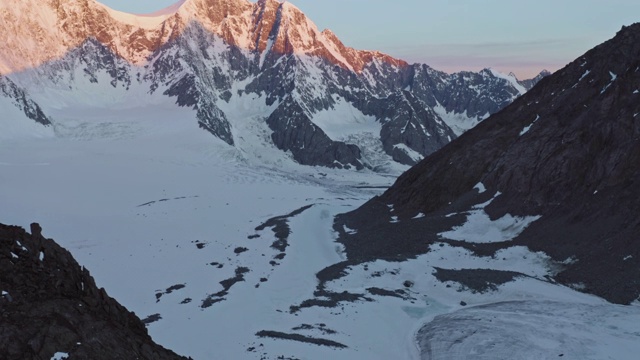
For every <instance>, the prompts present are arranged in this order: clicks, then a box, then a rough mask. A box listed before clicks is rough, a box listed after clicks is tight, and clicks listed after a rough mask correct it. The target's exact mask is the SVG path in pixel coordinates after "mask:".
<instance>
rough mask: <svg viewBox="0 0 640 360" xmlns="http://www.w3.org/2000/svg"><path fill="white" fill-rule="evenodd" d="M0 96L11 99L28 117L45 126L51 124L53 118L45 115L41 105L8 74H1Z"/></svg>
mask: <svg viewBox="0 0 640 360" xmlns="http://www.w3.org/2000/svg"><path fill="white" fill-rule="evenodd" d="M0 96H2V97H5V98H7V99H9V100H10V101H11V102H12V103H13V105H14V106H15V107H17V108H18V109H20V110H21V111H22V112H24V115H25V116H26V117H27V118H29V119H31V120H33V121H35V122H37V123H40V124H41V125H44V126H50V125H51V120H50V119H49V118H48V117H47V115H45V113H44V112H43V111H42V109H41V108H40V106H39V105H38V104H36V103H35V102H34V101H33V100H32V99H31V98H30V97H29V95H27V93H25V91H24V90H23V89H21V88H20V87H18V86H17V85H16V84H15V83H14V82H13V81H11V80H10V79H9V78H7V77H6V76H2V74H0Z"/></svg>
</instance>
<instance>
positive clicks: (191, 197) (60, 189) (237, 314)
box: [0, 89, 640, 360]
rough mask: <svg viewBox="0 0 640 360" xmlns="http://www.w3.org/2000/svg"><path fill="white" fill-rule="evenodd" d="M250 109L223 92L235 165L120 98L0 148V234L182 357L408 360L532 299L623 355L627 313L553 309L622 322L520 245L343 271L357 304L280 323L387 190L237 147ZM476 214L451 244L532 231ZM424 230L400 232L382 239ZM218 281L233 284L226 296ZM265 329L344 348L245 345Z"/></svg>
mask: <svg viewBox="0 0 640 360" xmlns="http://www.w3.org/2000/svg"><path fill="white" fill-rule="evenodd" d="M134 91H135V89H134ZM114 99H116V100H117V99H118V98H117V97H116V98H114ZM72 100H73V99H69V100H68V101H72ZM262 100H263V99H261V98H260V97H259V96H257V95H244V96H235V95H234V97H233V98H232V99H231V100H230V101H229V103H226V102H225V103H224V105H221V106H225V109H224V110H225V112H228V113H229V114H230V116H232V117H234V118H236V119H238V120H240V119H244V121H234V122H233V123H234V126H235V127H234V128H233V132H234V136H236V138H237V139H238V141H239V142H242V143H243V146H241V148H242V149H244V150H239V149H237V148H232V147H230V146H228V145H227V144H224V143H222V141H219V140H217V139H215V138H214V137H212V136H211V135H210V134H208V133H206V132H204V131H201V130H200V129H198V128H197V127H195V126H193V121H195V118H194V116H195V115H194V114H193V111H192V110H190V109H187V108H178V107H177V106H173V105H166V107H162V105H161V104H159V105H158V107H157V108H156V109H157V112H153V114H154V116H153V117H149V118H147V117H144V118H137V117H136V115H135V114H140V113H145V114H146V112H143V110H145V109H140V108H136V107H135V106H134V105H135V102H134V101H131V103H130V104H131V111H130V112H122V113H118V114H117V115H115V116H114V115H108V114H107V113H106V112H105V114H95V113H88V112H83V111H82V109H80V108H78V104H75V105H73V108H76V109H78V110H76V112H73V111H63V110H64V109H61V110H60V113H59V114H57V116H56V124H57V125H56V131H57V132H58V133H59V134H60V135H59V136H58V137H55V138H51V137H50V138H44V139H32V138H31V139H30V138H27V139H25V138H21V139H11V140H6V141H2V142H0V182H1V183H2V185H3V186H1V187H0V203H1V204H3V206H1V207H0V219H1V221H2V222H3V223H11V224H17V225H21V226H23V227H25V228H28V227H29V224H30V223H31V222H34V221H37V222H39V223H40V224H41V225H42V227H43V228H44V235H45V236H46V237H51V238H54V239H56V240H57V241H58V242H60V243H61V245H62V246H64V247H66V248H68V249H69V250H70V251H71V253H72V254H73V255H74V257H76V258H77V260H78V261H79V262H80V264H81V265H83V266H86V267H87V268H89V269H90V270H91V273H92V274H93V275H94V277H95V278H96V281H97V283H98V285H99V286H101V287H105V288H106V289H107V290H108V292H109V294H110V295H111V296H113V297H115V298H116V299H118V301H120V302H121V303H122V304H123V305H125V306H126V307H127V308H128V309H130V310H132V311H134V312H135V313H136V314H138V315H139V316H140V317H141V318H145V317H147V316H149V315H152V314H161V316H162V319H161V320H159V321H157V322H153V323H151V324H149V325H148V329H149V332H150V334H151V336H152V337H153V339H154V340H155V341H157V342H159V343H160V344H162V345H163V346H165V347H168V348H170V349H172V350H174V351H176V352H178V353H180V354H182V355H186V356H192V357H193V358H194V359H196V360H206V359H213V358H220V359H277V358H279V357H281V356H282V357H284V358H299V359H326V358H332V359H392V358H393V359H395V358H398V359H418V358H420V356H421V355H420V351H419V349H418V347H417V344H416V332H417V331H418V330H419V329H420V328H421V327H422V326H423V325H424V324H425V323H428V322H429V321H432V320H433V319H434V318H435V317H436V316H438V315H442V314H449V313H452V312H453V313H454V314H455V312H456V311H457V310H459V309H462V308H464V306H463V305H461V303H462V302H464V303H465V304H467V306H468V307H472V306H476V305H483V304H493V303H497V302H503V301H532V300H535V301H539V302H543V303H544V302H545V301H549V302H552V303H553V304H560V305H549V311H550V312H551V313H553V314H554V317H555V318H554V321H556V320H555V319H557V321H558V322H560V321H561V320H562V319H564V321H566V323H567V324H569V325H568V327H567V329H566V332H567V334H568V335H567V336H568V337H571V336H573V335H572V334H576V332H579V334H586V333H587V332H588V331H592V332H593V337H592V338H589V339H590V346H592V347H594V348H597V349H600V350H597V349H596V350H597V351H600V352H597V351H596V350H594V353H595V354H603V353H606V351H607V350H608V349H611V348H612V346H613V345H611V344H620V345H621V347H620V348H619V349H618V350H616V351H618V353H616V355H620V357H619V358H625V356H627V358H633V356H634V355H635V354H636V353H637V348H636V347H635V345H634V344H632V343H631V339H633V336H636V339H637V336H638V335H637V334H636V335H634V334H633V333H630V332H628V331H627V330H626V329H628V326H629V325H628V324H630V321H632V320H633V319H635V317H637V314H638V312H639V310H638V307H629V308H625V309H626V310H625V311H628V314H629V316H628V317H612V318H611V319H609V320H607V322H604V323H603V324H605V323H606V324H607V326H608V325H611V326H617V327H618V328H619V330H615V329H611V328H609V327H607V326H604V325H601V324H599V323H591V322H589V321H587V320H589V319H592V318H590V317H585V316H583V315H580V314H578V313H576V312H572V311H567V312H566V313H563V312H561V311H559V310H558V311H557V312H554V311H556V310H554V309H564V308H571V307H572V305H575V304H585V306H590V309H591V308H598V309H602V312H603V313H604V311H606V310H607V309H611V311H612V314H615V313H616V311H618V310H616V309H620V308H619V307H616V306H613V305H610V304H606V303H605V302H604V301H602V300H600V299H598V298H595V297H593V296H589V295H584V294H581V293H577V292H576V291H574V290H572V289H569V288H566V287H561V286H558V285H555V284H553V283H549V282H547V281H546V278H545V276H547V275H549V274H553V273H554V272H555V271H557V264H554V263H553V262H552V261H551V259H550V258H549V257H548V256H546V255H545V254H543V253H533V252H531V251H530V250H528V249H527V248H525V247H520V246H515V247H512V248H509V249H505V250H501V251H499V252H497V253H496V254H495V256H494V257H477V256H474V255H473V254H472V253H471V252H470V251H468V250H465V249H464V248H462V247H454V246H451V245H448V244H445V243H442V244H434V245H433V246H431V251H430V252H428V253H427V254H424V255H421V256H418V257H417V258H415V259H409V260H407V261H404V262H388V261H383V260H380V261H374V262H370V263H366V264H359V265H353V266H350V267H349V268H348V269H347V272H348V275H347V276H345V277H342V278H340V279H337V280H334V281H330V282H328V283H326V284H325V288H326V290H328V291H333V292H336V293H339V294H341V293H343V292H345V291H346V292H348V293H351V294H360V295H361V296H362V298H361V299H360V300H358V301H356V302H341V303H339V304H338V306H336V307H322V306H312V307H305V308H301V309H300V310H299V311H297V312H291V307H292V306H298V305H300V304H302V303H303V302H304V301H305V300H309V299H314V298H315V295H314V293H315V292H316V291H317V288H316V286H317V284H318V279H317V277H316V273H317V272H318V271H320V270H322V269H324V268H325V267H327V266H330V265H333V264H336V263H340V262H342V261H344V260H345V255H344V253H343V249H342V246H340V245H339V244H338V243H336V242H335V237H336V234H335V233H334V232H333V219H334V216H335V215H336V214H339V213H344V212H347V211H350V210H353V209H355V208H356V207H358V206H360V205H361V204H363V203H364V202H365V201H367V200H368V199H370V198H371V197H373V196H375V195H379V194H381V193H382V191H384V188H385V187H387V186H389V185H390V184H391V183H393V182H394V180H395V176H390V175H383V174H379V173H373V172H370V171H362V172H355V171H343V170H334V169H327V168H313V167H304V166H300V165H297V164H295V163H294V162H293V161H292V160H288V159H287V158H286V157H283V156H282V155H281V154H280V155H276V152H275V151H276V150H274V152H270V150H264V149H265V148H264V147H261V146H258V145H255V146H254V147H253V148H252V147H251V146H250V144H251V143H254V142H258V141H263V140H264V138H262V137H261V136H262V135H260V134H263V135H264V136H268V135H269V132H268V130H267V129H264V128H261V127H260V126H263V125H260V124H261V122H260V121H259V120H260V116H259V114H260V113H261V111H262V109H260V108H259V107H260V106H266V105H261V104H264V101H262ZM114 101H115V100H114ZM118 101H120V100H118ZM122 101H125V100H124V99H123V100H122ZM69 106H70V105H69ZM274 106H275V105H274ZM69 109H71V107H69V108H67V110H69ZM147 110H149V109H147ZM150 111H153V110H152V109H151V110H150ZM116 129H117V130H116ZM263 130H264V133H263V132H261V131H263ZM259 149H263V150H262V151H260V150H259ZM477 188H478V189H479V190H480V189H481V186H480V184H478V186H477ZM485 190H486V189H485ZM498 195H499V194H497V195H496V196H498ZM489 202H490V201H489ZM489 202H487V203H485V204H480V205H477V206H476V207H475V208H474V209H471V210H470V212H469V213H468V219H467V220H468V221H467V222H466V223H465V224H464V225H463V226H462V227H461V228H458V229H454V230H453V233H454V234H463V235H464V239H465V240H466V241H493V240H495V239H497V238H502V239H506V238H510V237H512V236H515V234H517V233H518V232H519V231H522V229H524V228H525V227H526V225H527V224H528V223H530V222H531V221H533V218H525V219H518V218H515V217H512V218H503V219H499V220H498V221H493V222H492V221H490V219H488V216H486V214H484V210H483V207H484V206H486V205H487V204H488V203H489ZM308 206H311V207H308ZM307 207H308V208H307ZM389 208H390V209H391V210H392V209H393V205H391V204H390V205H389ZM296 210H300V211H298V212H295V211H296ZM292 213H294V214H293V215H291V216H289V217H287V214H292ZM483 214H484V215H483ZM393 216H395V215H393ZM422 217H424V214H418V215H417V216H416V217H415V219H413V220H412V219H402V220H401V221H400V222H399V223H398V224H397V226H401V225H402V224H403V223H404V222H405V221H420V220H421V218H422ZM270 219H271V220H273V219H276V220H277V219H280V220H278V221H284V223H286V225H287V226H288V229H289V231H290V234H289V235H288V236H287V237H286V246H285V245H283V244H282V243H278V242H277V241H276V240H277V237H276V233H275V232H274V230H276V226H277V225H273V224H272V225H268V224H269V223H270V221H269V220H270ZM283 219H284V220H283ZM397 220H398V218H393V217H391V216H390V217H389V219H388V221H397ZM263 224H266V225H264V226H261V225H263ZM280 226H281V225H280ZM344 230H345V231H346V232H349V233H356V232H357V231H358V229H351V228H346V227H345V228H344ZM461 237H462V236H461ZM434 267H438V268H444V269H494V270H499V271H514V272H518V273H520V274H523V277H518V278H517V279H516V280H515V281H512V282H509V283H506V284H504V285H500V286H499V287H498V289H497V290H496V291H490V292H485V293H474V292H472V291H469V290H468V289H466V288H465V287H464V286H463V285H462V284H459V283H456V282H450V281H449V282H447V283H442V282H440V281H439V280H438V279H437V278H436V277H435V275H434ZM238 274H241V275H242V276H241V279H239V280H238ZM231 279H236V280H238V281H237V282H234V283H233V284H231V285H229V284H230V283H231V282H230V280H231ZM176 285H184V287H181V286H177V287H176ZM172 288H173V289H174V290H171V291H169V290H168V289H172ZM221 293H224V294H221ZM217 294H218V295H217ZM392 294H395V296H392ZM322 299H324V298H323V297H320V298H319V299H316V300H322ZM325 300H326V299H325ZM545 304H546V303H545ZM549 304H551V303H549ZM540 306H542V305H540ZM545 306H546V305H545ZM579 306H581V305H578V306H575V308H576V309H578V308H580V307H579ZM598 311H600V310H598ZM505 316H509V317H517V318H518V319H519V320H518V321H520V323H521V324H522V326H521V329H522V330H520V328H518V327H515V326H514V327H512V328H510V334H509V335H510V336H511V337H512V338H513V339H519V338H520V337H523V336H526V335H527V334H529V333H531V334H538V335H536V336H539V338H540V340H539V341H541V342H544V341H546V340H545V339H547V338H546V337H543V336H542V335H539V332H532V331H530V327H531V326H534V327H535V326H536V324H537V322H538V321H539V320H538V319H539V314H538V313H537V312H532V310H530V309H528V308H526V307H525V308H524V310H523V311H522V312H519V311H518V310H517V309H516V310H513V311H512V312H510V313H508V314H507V315H505ZM505 319H509V318H508V317H506V318H505ZM529 319H530V321H529ZM596 319H600V318H596ZM505 321H506V320H505ZM527 326H529V327H527ZM574 328H575V329H574ZM464 329H466V327H463V328H461V329H460V331H464ZM263 330H267V331H274V332H280V333H286V334H299V335H304V336H309V337H313V338H316V339H325V340H330V341H333V342H336V343H339V344H343V345H344V346H346V348H342V349H341V348H337V347H327V346H318V345H314V344H308V343H304V342H299V341H292V340H284V339H275V338H269V337H266V338H260V337H258V336H256V334H257V333H258V332H260V331H263ZM554 331H555V330H554ZM558 332H560V330H558ZM609 334H613V335H615V336H618V335H620V337H619V339H620V340H619V342H617V343H614V342H608V341H609V340H610V339H612V338H613V335H609ZM599 335H602V338H601V339H600V340H599V339H598V336H599ZM580 336H582V335H580ZM585 336H586V335H585ZM574 337H575V336H574ZM534 340H535V339H534ZM534 340H532V341H534ZM627 340H629V341H627ZM535 341H537V340H535ZM637 343H640V339H637ZM557 349H558V348H557V347H550V349H549V352H548V353H545V354H543V355H544V356H542V357H543V358H544V357H553V358H556V357H557V356H558V354H557V353H556V350H557ZM505 351H506V350H505ZM525 355H526V353H525V354H521V356H525ZM565 356H569V355H568V354H567V355H565ZM514 357H517V356H514Z"/></svg>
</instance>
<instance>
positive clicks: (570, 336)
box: [418, 300, 640, 360]
mask: <svg viewBox="0 0 640 360" xmlns="http://www.w3.org/2000/svg"><path fill="white" fill-rule="evenodd" d="M637 310H638V309H637V307H624V306H615V305H605V304H575V303H566V302H555V301H536V300H528V301H509V302H499V303H494V304H488V305H482V306H477V307H472V308H468V309H463V310H458V311H455V312H452V313H450V314H446V315H442V316H439V317H436V318H435V319H434V320H433V321H432V322H430V323H429V324H427V326H426V327H425V328H423V329H421V330H420V332H419V335H418V337H419V339H420V340H419V341H420V345H421V347H422V350H423V352H422V359H432V360H438V359H442V360H444V359H446V360H456V359H469V358H474V359H524V358H526V359H551V358H559V359H594V360H595V359H632V358H633V356H632V354H633V353H634V352H635V353H637V352H638V351H640V342H638V340H639V336H640V334H639V333H638V323H640V313H638V311H637Z"/></svg>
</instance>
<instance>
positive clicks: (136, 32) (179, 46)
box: [0, 0, 538, 169]
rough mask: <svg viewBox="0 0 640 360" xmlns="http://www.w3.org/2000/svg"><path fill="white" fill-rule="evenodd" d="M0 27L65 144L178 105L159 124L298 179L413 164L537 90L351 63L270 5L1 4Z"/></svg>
mask: <svg viewBox="0 0 640 360" xmlns="http://www.w3.org/2000/svg"><path fill="white" fill-rule="evenodd" d="M0 19H2V22H1V24H2V25H0V73H2V74H4V76H5V77H7V78H9V79H11V80H12V81H13V82H15V83H16V84H17V85H18V86H20V87H22V88H24V89H25V90H26V91H27V93H28V94H30V95H31V96H32V97H33V98H34V99H35V101H36V102H37V103H38V104H40V106H41V107H42V109H43V110H44V112H45V113H46V114H47V115H49V116H50V117H51V118H52V122H53V127H54V128H56V130H57V131H56V132H57V133H58V134H59V135H66V136H88V135H87V134H92V135H91V136H99V134H100V132H99V131H87V128H97V129H104V128H108V129H110V130H108V131H107V134H113V133H118V134H120V133H121V130H122V128H123V127H130V125H126V126H125V125H124V123H123V121H124V120H122V117H121V115H117V116H116V117H114V118H116V119H117V124H116V125H114V124H113V120H109V119H106V118H104V117H103V118H102V119H101V120H95V119H94V120H93V121H91V120H87V115H88V114H95V113H101V114H103V113H105V112H106V111H113V112H114V113H116V112H119V113H123V112H126V113H128V114H129V115H128V116H125V117H128V118H136V117H137V118H139V117H141V116H155V114H152V115H149V114H148V111H149V108H153V107H156V106H159V105H161V106H163V107H165V108H169V107H170V105H171V104H174V103H175V104H176V105H177V106H176V107H174V108H172V109H165V110H167V111H169V112H174V111H175V112H179V113H180V114H181V118H180V119H179V120H176V121H191V120H193V121H194V123H195V121H196V120H197V123H198V124H199V125H200V127H201V128H203V129H205V130H207V131H209V132H211V133H212V134H213V135H215V136H216V137H218V138H219V139H221V140H223V141H224V142H226V143H227V144H229V145H234V146H236V147H237V148H238V149H240V150H241V151H242V152H245V153H251V152H258V153H259V152H260V151H261V150H260V149H261V148H265V147H274V146H275V147H277V148H278V149H280V150H283V151H286V152H287V153H289V154H290V155H289V156H291V157H293V159H295V160H296V161H297V162H299V163H301V164H306V165H322V166H329V167H340V168H341V167H347V168H358V169H360V168H363V167H369V168H385V167H388V166H389V164H390V161H391V160H392V159H393V160H395V161H397V162H400V163H403V164H413V163H415V162H416V161H419V160H420V159H422V158H423V157H424V156H425V155H428V154H430V153H432V152H434V151H435V150H437V149H439V148H440V147H442V146H443V145H445V144H447V143H448V142H449V141H451V140H452V139H454V138H455V137H456V136H457V135H460V134H461V133H462V132H463V131H465V130H467V129H469V128H471V127H473V126H474V125H475V124H477V123H478V122H479V121H480V120H482V119H484V118H486V117H487V116H488V115H490V114H492V113H495V112H497V111H498V110H500V109H501V108H503V107H504V106H506V105H507V104H509V103H510V102H511V101H513V100H514V99H515V98H516V97H518V96H520V95H522V94H523V93H524V92H525V91H526V90H527V89H528V88H530V87H531V86H533V85H534V84H535V82H536V81H537V80H538V79H535V80H534V79H532V80H530V81H527V82H520V81H518V80H517V79H516V78H515V76H513V75H504V74H500V73H498V72H496V71H493V70H490V69H487V70H483V71H481V72H479V73H473V72H461V73H456V74H445V73H443V72H440V71H437V70H434V69H432V68H430V67H429V66H427V65H423V64H414V65H409V64H407V63H406V62H404V61H402V60H398V59H394V58H392V57H389V56H387V55H385V54H382V53H379V52H375V51H360V50H355V49H352V48H349V47H346V46H345V45H344V44H342V42H340V40H339V39H338V38H337V37H336V35H335V34H333V33H332V32H331V31H329V30H324V31H320V30H319V29H318V28H317V27H316V26H315V25H314V24H313V23H312V22H311V21H310V20H309V19H308V18H307V17H306V16H305V15H304V14H303V13H302V12H301V11H300V10H299V9H297V8H296V7H295V6H293V5H292V4H290V3H288V2H282V3H281V2H279V1H276V0H260V1H258V2H256V3H251V2H249V1H248V0H185V1H181V2H179V3H176V4H175V5H173V6H171V7H169V8H167V9H165V10H162V11H159V12H157V13H154V14H150V15H131V14H126V13H121V12H118V11H115V10H112V9H109V8H108V7H105V6H104V5H102V4H100V3H97V2H95V1H93V0H48V1H35V0H20V1H17V2H16V1H8V0H2V1H0ZM167 97H170V98H171V99H168V98H167ZM178 106H179V107H185V108H188V109H191V110H192V111H191V112H189V113H187V112H184V111H180V110H179V109H176V108H177V107H178ZM163 113H164V114H166V112H163ZM89 117H91V116H89ZM114 126H115V127H117V128H118V129H119V130H113V129H112V128H113V127H114ZM79 134H80V135H79ZM256 144H259V145H256Z"/></svg>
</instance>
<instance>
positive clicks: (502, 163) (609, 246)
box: [335, 24, 640, 304]
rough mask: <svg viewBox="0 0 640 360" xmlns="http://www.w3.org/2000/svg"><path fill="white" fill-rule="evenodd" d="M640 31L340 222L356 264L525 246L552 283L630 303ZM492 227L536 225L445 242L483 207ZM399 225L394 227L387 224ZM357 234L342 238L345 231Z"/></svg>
mask: <svg viewBox="0 0 640 360" xmlns="http://www.w3.org/2000/svg"><path fill="white" fill-rule="evenodd" d="M638 44H640V24H634V25H631V26H629V27H623V29H622V30H621V31H620V32H618V34H617V35H616V36H615V37H614V38H613V39H611V40H609V41H607V42H605V43H603V44H601V45H599V46H597V47H596V48H594V49H592V50H590V51H588V52H587V53H586V54H584V55H583V56H581V57H580V58H578V59H576V60H575V61H573V62H572V63H570V64H569V65H567V66H566V67H565V68H563V69H561V70H559V71H558V72H556V73H555V74H553V75H551V76H549V77H547V78H545V79H543V80H541V81H540V83H539V84H538V85H536V86H535V87H534V88H533V89H532V90H531V91H529V92H528V93H527V94H525V95H524V96H522V97H520V98H518V99H516V100H515V101H514V102H513V104H511V105H509V106H508V107H506V108H505V109H504V110H502V111H500V112H498V113H496V114H495V115H493V116H491V117H490V118H489V119H487V120H485V121H483V122H482V123H480V124H479V125H478V126H477V127H475V128H474V129H472V130H470V131H468V132H466V133H465V134H463V135H462V136H460V137H459V138H458V139H456V140H455V141H453V142H451V143H450V144H448V145H446V146H445V147H444V148H442V149H441V150H439V151H438V152H436V153H434V154H433V155H432V156H429V157H427V158H426V159H425V160H423V161H422V162H420V163H419V164H418V165H416V166H415V167H413V168H412V169H410V170H409V171H407V172H406V173H405V174H403V175H402V176H400V177H399V178H398V180H397V182H396V183H395V184H394V185H393V186H392V187H391V188H390V189H389V190H388V191H387V192H385V193H384V194H383V195H382V196H380V197H376V198H374V199H372V200H371V201H369V202H368V203H366V204H365V205H363V206H362V207H361V208H360V209H358V210H356V211H354V212H351V213H348V214H344V215H341V216H339V217H338V219H337V221H336V224H335V229H336V230H337V231H338V232H339V233H340V242H342V243H343V244H344V245H345V246H346V249H347V252H348V257H349V260H350V261H351V262H362V261H368V260H370V259H376V258H388V259H401V258H406V257H412V256H415V255H417V254H421V253H425V252H428V251H429V249H430V247H431V246H432V245H433V244H435V243H438V242H447V243H449V244H452V245H454V246H460V247H463V248H465V249H468V250H471V251H473V252H474V253H475V254H476V255H478V256H492V254H495V252H496V251H497V250H499V249H504V248H509V247H513V246H527V247H528V248H529V249H530V250H532V251H542V252H544V253H546V254H548V255H549V256H550V257H551V258H552V259H553V260H554V261H556V262H557V264H556V265H557V266H558V267H559V268H558V271H557V273H555V274H553V276H552V278H550V279H551V280H552V281H557V282H559V283H562V284H565V285H567V286H571V287H573V288H575V289H578V290H580V291H584V292H588V293H592V294H595V295H598V296H601V297H603V298H605V299H607V300H609V301H611V302H615V303H621V304H629V303H632V302H634V301H636V300H638V299H639V298H640V282H639V281H638V279H639V278H640V265H639V264H640V247H639V246H638V241H637V240H638V238H640V220H638V217H637V213H638V211H639V209H640V208H639V206H640V204H639V203H638V199H639V198H640V192H639V190H638V189H640V187H639V186H638V182H639V181H640V167H639V164H640V122H639V121H638V119H639V117H638V116H640V115H639V114H640V102H638V97H639V96H640V45H638ZM487 202H488V205H486V207H484V212H485V213H486V214H487V215H488V216H489V218H490V220H491V221H496V220H497V219H502V218H503V217H504V216H506V215H510V216H517V217H522V218H524V217H526V216H535V217H539V218H537V220H535V221H533V222H532V223H531V224H530V225H529V226H528V227H527V228H526V229H525V230H524V231H523V232H521V233H520V234H519V235H517V236H515V237H514V238H513V239H511V240H507V241H492V242H485V243H477V242H471V241H457V240H456V241H453V240H448V239H447V238H446V237H445V236H442V235H439V234H442V233H443V232H446V231H447V230H448V229H451V228H455V227H457V226H461V225H462V224H464V223H465V221H466V218H467V216H465V214H469V212H470V211H471V210H472V209H474V207H476V206H479V205H478V204H482V203H487ZM392 216H394V217H396V218H397V219H398V221H397V222H389V221H385V219H389V218H391V217H392ZM345 226H346V227H347V228H349V229H356V230H357V231H352V232H350V233H346V231H345V230H344V227H345Z"/></svg>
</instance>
